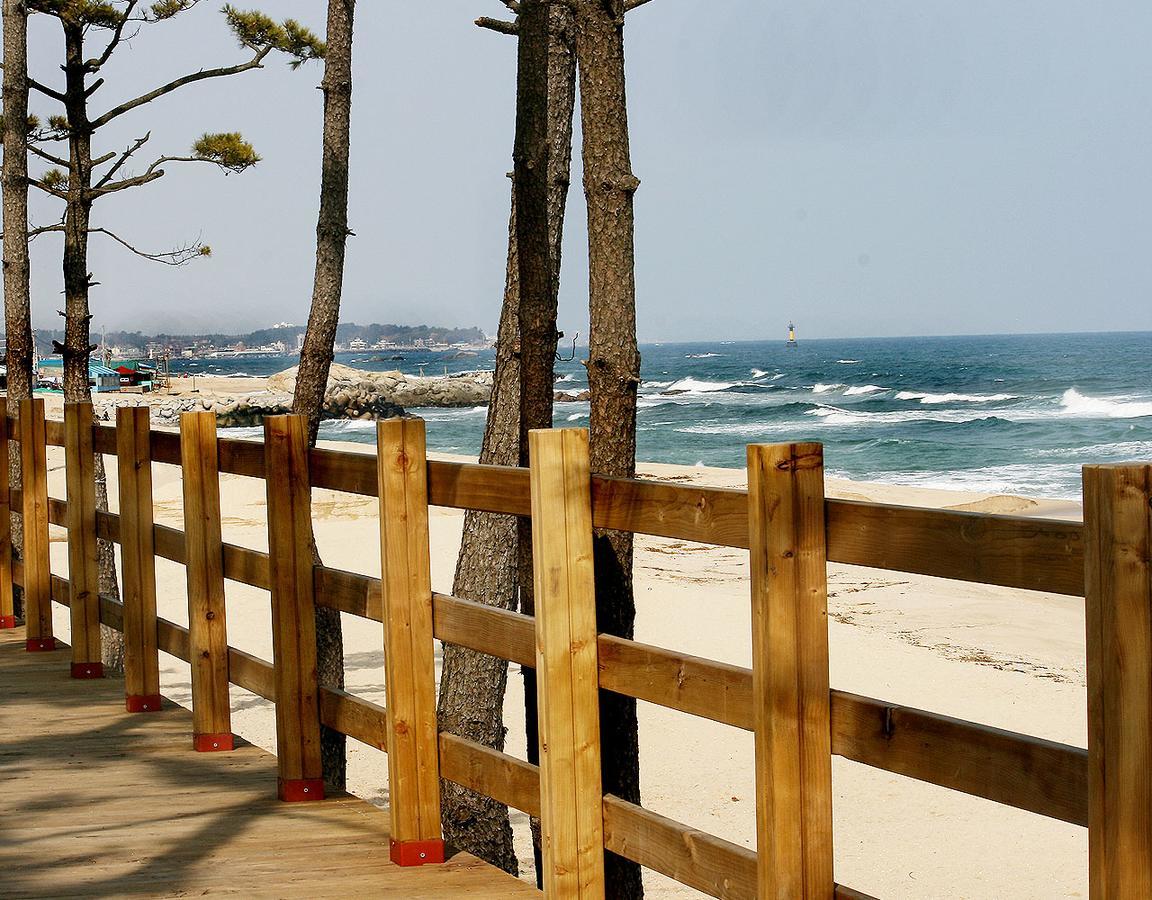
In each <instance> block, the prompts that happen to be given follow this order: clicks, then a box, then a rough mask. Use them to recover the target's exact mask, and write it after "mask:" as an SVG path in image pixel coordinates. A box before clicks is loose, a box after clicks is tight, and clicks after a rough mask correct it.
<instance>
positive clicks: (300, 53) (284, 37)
mask: <svg viewBox="0 0 1152 900" xmlns="http://www.w3.org/2000/svg"><path fill="white" fill-rule="evenodd" d="M223 12H224V18H225V19H227V20H228V26H229V27H230V28H231V29H232V33H233V34H235V35H236V39H237V40H238V41H240V44H241V46H244V47H248V48H250V49H252V50H263V49H266V48H270V49H273V50H279V51H280V52H282V53H286V54H287V55H288V56H290V57H291V61H290V62H289V63H288V65H290V66H291V67H292V68H294V69H295V68H298V67H299V66H301V65H303V64H304V63H306V62H309V61H311V60H314V59H323V58H324V53H325V52H326V50H327V48H326V47H325V45H324V42H323V41H322V40H320V38H318V37H317V36H316V35H315V34H314V33H313V32H312V31H310V30H309V29H307V28H305V27H304V26H303V25H301V24H300V23H299V22H297V21H296V20H295V19H285V20H284V22H283V23H280V22H277V21H276V20H274V19H272V18H271V17H270V16H266V15H265V14H264V13H262V12H258V11H257V10H247V11H244V10H239V9H237V8H236V7H234V6H232V5H231V4H229V5H227V6H225V7H224V10H223Z"/></svg>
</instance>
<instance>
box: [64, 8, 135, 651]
mask: <svg viewBox="0 0 1152 900" xmlns="http://www.w3.org/2000/svg"><path fill="white" fill-rule="evenodd" d="M64 40H65V50H66V53H65V65H64V82H65V91H64V93H65V98H66V99H65V104H64V106H65V109H66V111H67V113H68V125H69V131H68V161H69V167H68V200H67V202H66V207H65V219H64V312H65V316H64V344H63V346H62V347H61V348H60V351H61V354H62V356H63V359H64V399H65V400H66V401H68V402H70V403H87V402H91V400H92V390H91V388H90V387H89V384H88V380H89V375H88V365H89V353H90V351H91V349H92V347H91V319H92V316H91V314H90V313H89V305H88V292H89V288H90V286H91V282H90V277H89V274H88V228H89V225H90V219H91V214H92V203H91V200H89V199H88V198H87V197H86V196H85V192H86V191H87V190H88V189H89V188H91V186H92V129H91V126H90V124H89V122H88V112H87V105H88V99H87V95H86V87H85V72H86V70H85V66H84V27H83V26H82V25H75V24H68V23H65V24H64ZM94 471H95V477H96V508H97V509H98V510H101V511H105V512H106V511H107V510H108V484H107V481H106V478H105V472H104V457H103V456H102V455H100V454H99V453H97V454H96V460H95V466H94ZM98 556H99V562H100V593H101V594H106V595H108V596H111V597H114V598H119V596H120V589H119V585H118V583H117V579H116V551H115V548H114V546H113V544H112V542H111V541H104V540H102V541H99V542H98ZM101 636H102V641H101V644H102V647H103V660H102V661H103V663H104V670H105V672H107V673H108V674H123V671H124V636H123V635H122V634H121V633H120V632H119V631H116V630H114V629H112V628H108V627H106V626H101Z"/></svg>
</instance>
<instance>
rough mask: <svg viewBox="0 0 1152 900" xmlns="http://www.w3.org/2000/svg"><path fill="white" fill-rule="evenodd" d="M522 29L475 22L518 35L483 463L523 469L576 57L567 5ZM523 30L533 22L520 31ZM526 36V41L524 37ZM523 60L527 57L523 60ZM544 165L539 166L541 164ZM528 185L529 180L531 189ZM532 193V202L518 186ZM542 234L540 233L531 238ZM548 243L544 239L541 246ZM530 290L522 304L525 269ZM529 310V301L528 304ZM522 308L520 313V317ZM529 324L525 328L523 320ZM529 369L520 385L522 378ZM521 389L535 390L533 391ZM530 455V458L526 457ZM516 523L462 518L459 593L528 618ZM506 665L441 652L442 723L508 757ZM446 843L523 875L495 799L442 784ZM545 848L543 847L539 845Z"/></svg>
mask: <svg viewBox="0 0 1152 900" xmlns="http://www.w3.org/2000/svg"><path fill="white" fill-rule="evenodd" d="M505 5H506V6H508V7H509V8H510V9H512V10H513V11H514V12H516V13H517V16H516V19H515V21H511V22H509V21H504V20H500V19H492V18H488V17H481V18H479V19H477V20H476V24H477V25H480V26H481V27H484V28H488V29H491V30H493V31H497V32H500V33H503V34H511V35H517V36H518V37H519V41H518V55H519V57H520V58H519V59H518V65H517V70H518V74H517V85H518V90H517V137H516V141H515V147H514V148H513V155H514V161H513V162H514V166H515V170H514V171H513V173H512V181H513V184H512V209H511V213H510V215H509V222H508V257H507V270H506V280H505V289H504V302H503V306H502V309H501V313H500V325H499V330H498V332H497V338H496V372H495V376H494V381H493V388H492V399H491V401H490V403H489V406H488V418H487V421H486V423H485V426H484V439H483V444H482V446H481V450H480V461H481V462H482V463H485V464H488V465H503V466H515V465H521V464H527V460H526V458H524V456H523V454H526V452H527V443H526V442H523V443H522V441H521V435H522V433H523V432H524V429H526V428H536V427H548V426H549V425H551V423H552V397H553V370H554V355H555V348H556V335H557V332H556V300H557V293H558V290H559V284H560V245H561V238H562V234H563V225H564V211H565V205H566V203H567V198H568V186H569V181H570V169H571V162H572V114H573V108H574V105H575V81H576V61H575V56H574V55H573V49H572V14H571V11H570V10H569V9H568V7H567V6H566V5H565V4H563V3H544V2H531V0H530V2H529V3H524V2H520V3H515V2H507V3H505ZM525 22H527V23H528V24H527V26H525ZM526 34H527V37H525V35H526ZM521 54H526V55H527V57H528V58H527V59H525V58H524V56H523V55H521ZM537 166H539V167H540V168H535V167H537ZM529 179H534V182H533V183H532V184H528V182H529ZM525 185H528V187H527V197H529V198H530V199H528V200H527V202H524V201H522V200H521V197H523V196H525V193H522V190H523V187H524V186H525ZM525 207H527V210H526V211H525V212H524V213H523V215H524V216H525V217H526V218H528V219H529V220H531V221H533V222H535V225H534V226H528V229H527V230H528V231H530V232H531V234H530V235H529V237H528V238H527V239H526V241H525V245H524V246H525V248H526V253H528V254H531V256H530V258H529V257H525V259H524V262H523V263H522V262H521V254H520V252H519V241H520V236H521V234H522V233H523V232H524V230H525V229H523V228H520V227H518V224H517V223H518V221H520V216H521V214H522V213H521V210H522V209H525ZM536 229H539V230H536ZM538 237H543V238H546V242H545V241H542V240H539V239H537V238H538ZM525 266H527V267H528V268H530V269H532V273H531V275H530V276H527V277H528V281H529V283H531V284H534V285H535V286H536V287H535V288H534V290H533V292H532V294H531V295H530V296H529V297H528V298H527V299H526V300H525V299H523V298H524V297H525V294H524V292H523V291H522V288H521V285H522V283H523V281H522V279H524V278H525V277H526V276H525V275H524V268H525ZM522 304H523V305H522ZM522 310H523V316H522ZM525 318H526V319H527V320H528V321H525ZM522 373H523V377H522ZM522 384H523V385H528V387H527V389H526V390H527V393H524V392H523V391H522ZM522 448H523V453H522ZM519 532H520V527H519V526H518V523H517V520H516V519H515V517H512V516H503V515H497V514H495V513H484V512H477V511H469V512H467V513H466V514H465V517H464V532H463V538H462V540H461V544H460V555H459V557H458V559H457V563H456V577H455V580H454V582H453V592H454V593H455V594H456V595H457V596H460V597H467V598H468V599H471V600H476V601H478V602H481V603H487V604H489V605H492V606H499V607H501V608H504V609H515V608H516V606H517V602H518V601H519V605H520V609H521V611H522V612H526V613H531V612H532V611H533V605H532V561H531V535H530V533H529V532H526V531H525V532H523V533H519ZM523 674H524V681H525V684H524V692H525V703H526V705H527V707H528V709H527V710H526V712H527V716H526V719H527V723H526V724H527V729H528V734H529V736H530V740H529V741H528V747H529V751H528V752H529V758H530V759H531V760H532V761H533V762H536V761H538V758H539V753H538V748H537V745H536V740H535V730H536V725H535V702H536V687H535V680H534V674H535V673H534V672H533V670H531V669H527V668H526V669H524V670H523ZM507 677H508V665H507V662H506V661H504V660H501V659H497V658H495V657H492V656H488V655H487V654H484V653H478V652H476V651H474V650H469V649H468V648H466V647H457V646H454V645H450V644H446V645H445V646H444V665H443V674H442V676H441V679H440V700H439V709H438V712H439V717H440V726H441V728H443V729H444V730H445V731H450V732H452V733H453V734H460V735H463V736H465V737H467V738H469V739H471V740H474V741H478V742H480V743H483V744H486V745H487V746H489V747H493V748H496V749H503V747H504V738H505V732H506V729H505V727H504V716H503V702H504V692H505V688H506V685H507ZM441 810H442V815H443V819H444V828H445V835H446V836H447V837H448V838H449V840H451V841H452V842H453V843H455V844H457V845H458V846H461V847H463V848H465V849H467V850H468V851H469V852H471V853H474V854H476V855H477V856H480V857H481V858H483V859H485V860H487V861H488V862H490V863H492V864H493V865H497V866H500V867H501V868H504V869H506V870H507V871H510V872H515V871H516V869H517V861H516V856H515V852H514V850H513V847H512V832H511V828H510V826H509V823H508V810H507V808H506V807H505V806H503V805H502V804H499V803H497V802H496V801H495V800H492V799H491V798H489V797H485V796H483V795H482V794H478V793H476V792H475V791H470V790H468V789H466V788H462V787H460V786H459V785H456V784H453V783H452V782H448V781H445V782H443V783H442V802H441ZM537 846H538V844H537Z"/></svg>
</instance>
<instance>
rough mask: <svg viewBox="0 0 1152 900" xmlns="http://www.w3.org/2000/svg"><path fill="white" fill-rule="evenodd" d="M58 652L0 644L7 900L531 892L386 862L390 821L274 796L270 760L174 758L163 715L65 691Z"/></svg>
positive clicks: (336, 805)
mask: <svg viewBox="0 0 1152 900" xmlns="http://www.w3.org/2000/svg"><path fill="white" fill-rule="evenodd" d="M68 659H69V657H68V650H67V648H64V649H63V650H62V651H57V652H55V653H35V654H28V653H25V652H24V632H23V630H22V629H15V630H13V631H8V632H5V633H3V635H2V636H0V697H3V698H4V702H3V703H0V784H2V785H3V788H2V789H0V849H2V850H3V853H4V860H5V862H4V889H3V894H4V896H5V897H93V896H110V895H113V894H114V895H117V896H133V895H134V896H165V897H170V896H230V895H235V896H244V897H293V896H300V897H332V896H372V897H396V898H400V897H403V898H427V900H439V898H455V897H474V898H489V897H491V898H497V897H500V898H503V897H516V896H528V895H530V894H535V893H536V892H535V891H534V890H533V888H532V886H531V885H529V884H527V883H525V882H522V881H517V880H516V879H514V878H512V877H511V876H509V875H507V874H505V873H503V872H500V871H498V870H496V869H494V868H492V867H490V866H488V865H486V864H484V863H482V862H480V861H479V860H477V859H476V858H475V857H472V856H470V855H468V854H465V853H458V854H456V855H454V856H452V857H451V858H450V859H449V860H448V861H447V862H446V863H444V864H443V865H438V866H423V867H420V868H418V869H402V868H400V867H398V866H395V865H392V863H391V862H389V860H388V852H387V851H388V840H389V834H388V815H387V813H386V812H384V811H383V810H379V809H376V808H375V807H373V806H371V805H370V804H368V803H366V802H364V801H362V800H359V799H358V798H354V797H350V796H348V795H337V796H334V797H332V798H329V799H327V800H324V801H321V802H317V803H308V804H302V805H295V804H283V803H280V802H278V801H277V799H276V778H275V775H276V760H275V758H274V757H273V756H271V755H270V754H268V753H265V752H264V751H263V750H260V749H259V748H257V747H254V746H252V745H250V744H247V743H245V742H243V741H239V742H238V746H237V749H236V750H235V752H233V753H230V754H215V753H213V754H197V753H193V752H192V751H191V749H190V748H189V747H188V730H189V726H190V714H189V713H188V712H187V711H186V710H183V709H181V708H179V707H177V706H175V705H173V704H171V703H168V702H165V705H164V709H163V710H161V711H160V712H158V713H155V714H152V715H149V716H147V717H140V716H133V715H131V714H129V713H127V712H125V710H124V701H123V697H122V694H121V688H120V686H119V684H118V683H117V682H115V681H112V680H108V681H102V682H92V681H77V680H73V679H71V678H70V677H69V674H68V671H69V670H68Z"/></svg>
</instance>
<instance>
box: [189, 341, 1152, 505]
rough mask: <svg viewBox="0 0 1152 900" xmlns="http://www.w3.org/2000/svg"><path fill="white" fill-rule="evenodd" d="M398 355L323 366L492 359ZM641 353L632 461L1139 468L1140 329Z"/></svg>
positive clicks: (334, 426) (1149, 427)
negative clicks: (812, 444)
mask: <svg viewBox="0 0 1152 900" xmlns="http://www.w3.org/2000/svg"><path fill="white" fill-rule="evenodd" d="M570 346H571V345H569V347H570ZM578 350H579V348H578ZM569 352H570V351H569ZM561 353H562V355H564V351H563V348H561ZM403 355H404V359H401V360H396V359H392V358H386V357H385V356H377V355H374V354H373V353H371V352H363V351H361V352H349V353H341V354H339V355H338V357H337V361H338V362H339V363H341V364H343V365H350V366H352V367H355V368H362V369H366V370H376V371H379V370H382V369H400V370H401V371H404V372H407V373H409V374H419V373H420V372H423V373H424V374H427V375H440V374H445V373H447V374H452V373H456V372H464V371H472V370H477V369H491V368H492V365H493V364H494V360H495V355H494V352H493V351H492V350H486V351H482V352H480V353H478V354H477V355H475V356H469V357H465V358H462V359H447V358H445V356H444V355H443V354H434V353H421V352H416V353H411V352H409V353H405V354H403ZM641 356H642V368H641V376H642V379H643V380H642V383H641V384H640V386H639V391H638V398H637V402H638V422H637V444H638V447H637V459H638V460H643V461H645V462H656V463H675V464H682V465H703V466H717V467H723V468H740V467H743V465H744V454H745V450H744V448H745V445H747V444H749V443H772V442H785V441H801V440H813V441H819V442H821V443H823V444H824V446H825V462H826V466H827V470H828V474H829V475H830V476H833V477H842V478H848V479H851V480H854V481H868V482H879V483H891V484H902V485H907V486H912V487H931V488H942V489H947V490H961V491H975V492H981V493H1011V494H1020V495H1024V496H1030V497H1040V498H1052V499H1075V498H1078V497H1079V496H1080V467H1081V466H1082V465H1084V464H1088V463H1103V462H1117V461H1120V460H1126V459H1139V458H1152V332H1146V331H1127V332H1079V333H1049V334H1007V335H978V336H951V335H937V336H927V337H919V338H909V337H890V338H880V337H874V338H810V339H805V338H803V336H802V335H800V336H799V340H798V343H797V345H796V347H794V348H790V347H786V346H785V341H784V339H779V340H768V341H764V340H761V341H681V342H675V343H658V344H657V343H648V344H645V345H642V347H641ZM580 358H581V355H580V353H579V352H577V354H576V357H575V358H574V359H566V358H565V359H561V360H559V361H558V362H557V364H556V378H557V381H556V389H557V391H559V392H565V393H568V394H570V395H578V394H579V392H580V391H582V390H585V389H587V386H588V385H587V379H586V376H585V372H584V368H583V366H582V365H581V364H580ZM293 364H294V358H293V357H291V356H285V357H277V358H266V359H242V360H221V359H205V360H180V361H173V366H174V368H175V369H178V370H180V371H187V372H189V374H205V375H207V374H212V375H240V374H245V375H269V374H272V373H273V372H276V371H280V370H282V369H284V368H287V367H289V366H291V365H293ZM408 411H409V412H411V413H413V414H415V415H420V416H422V417H423V418H424V419H426V420H427V422H428V446H429V449H430V450H432V451H440V452H445V453H459V454H464V455H469V456H475V455H477V454H479V452H480V443H481V438H482V436H483V428H484V421H485V416H486V413H487V408H486V407H484V406H477V407H467V408H463V409H441V408H437V409H421V408H412V409H410V410H408ZM588 415H589V407H588V403H587V402H557V403H556V406H555V420H554V421H555V424H556V425H557V426H575V425H586V424H587V421H588ZM321 437H322V438H325V439H330V440H350V441H363V442H369V441H371V440H373V423H371V422H361V421H346V420H339V421H328V422H325V423H324V424H323V426H322V428H321Z"/></svg>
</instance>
